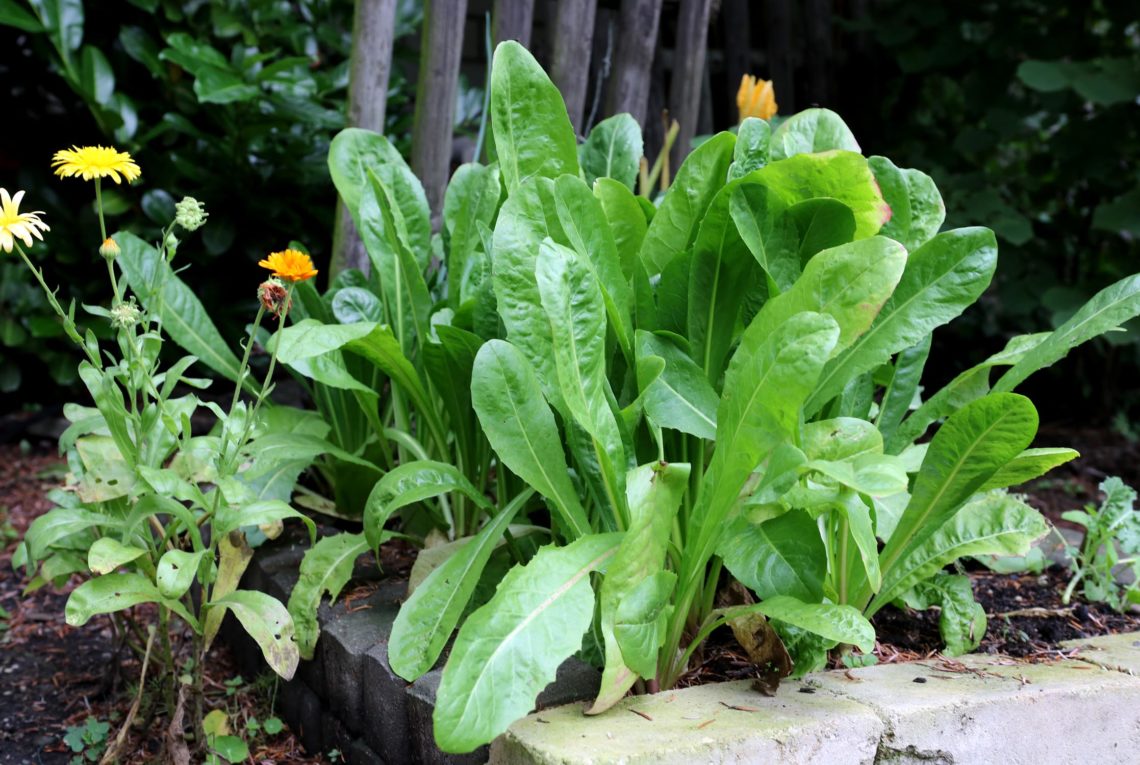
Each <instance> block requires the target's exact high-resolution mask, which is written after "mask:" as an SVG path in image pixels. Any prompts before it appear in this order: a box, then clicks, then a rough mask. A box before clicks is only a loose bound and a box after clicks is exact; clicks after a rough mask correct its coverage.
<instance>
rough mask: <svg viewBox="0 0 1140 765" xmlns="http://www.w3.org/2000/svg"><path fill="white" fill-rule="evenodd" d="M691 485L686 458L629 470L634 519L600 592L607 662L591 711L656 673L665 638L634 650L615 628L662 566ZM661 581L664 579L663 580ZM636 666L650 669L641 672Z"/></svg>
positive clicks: (652, 620)
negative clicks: (627, 603) (625, 605)
mask: <svg viewBox="0 0 1140 765" xmlns="http://www.w3.org/2000/svg"><path fill="white" fill-rule="evenodd" d="M688 486H689V466H688V465H686V464H681V463H672V464H667V463H664V462H653V463H650V464H648V465H641V466H639V467H636V468H634V469H633V470H631V471H629V475H628V477H627V479H626V487H627V488H626V493H627V498H626V499H627V502H628V505H629V512H630V525H629V529H628V530H627V531H626V534H625V537H624V538H623V539H622V542H621V546H620V547H619V548H618V552H617V555H616V556H614V559H613V561H612V562H611V563H610V566H609V571H608V572H607V573H606V578H605V580H604V581H603V582H602V590H601V594H600V595H601V624H600V626H601V630H602V637H603V639H604V640H605V648H606V664H605V669H604V671H603V672H602V684H601V688H600V689H599V691H598V696H597V698H596V699H595V700H594V704H593V706H591V707H590V708H589V709H588V710H587V714H599V713H601V712H604V711H605V710H607V709H609V708H610V707H612V706H613V705H614V704H616V703H617V702H618V701H619V700H621V698H622V697H623V696H625V694H626V691H628V690H629V689H630V688H632V687H633V684H634V683H635V682H636V681H637V678H638V676H639V675H641V676H644V677H648V678H653V677H654V676H655V675H656V667H657V649H658V648H660V647H661V644H660V643H656V644H655V645H654V644H653V642H654V641H635V643H636V644H638V645H639V647H640V650H639V651H637V652H636V653H633V652H632V651H629V650H628V649H629V648H631V647H632V644H631V643H630V642H629V641H628V640H627V643H626V649H627V650H623V648H622V647H621V646H620V645H619V643H618V640H617V636H616V635H615V633H614V626H615V622H616V620H617V612H618V608H619V606H620V604H621V603H622V602H623V601H624V600H625V599H626V598H628V597H630V596H631V595H632V594H633V593H634V591H635V590H636V588H637V587H638V586H639V585H641V583H642V582H644V581H645V580H646V579H647V578H648V577H651V576H654V575H656V574H658V573H661V572H663V570H664V566H665V552H666V548H667V547H668V544H669V534H670V531H671V530H672V528H673V518H674V517H675V516H676V515H677V509H678V508H679V507H680V506H681V499H682V498H683V497H684V494H685V490H686V489H687V488H688ZM660 581H661V583H663V581H664V580H660ZM666 596H667V593H666ZM651 600H653V601H656V602H658V603H661V602H667V600H668V598H667V597H665V598H661V597H655V598H651ZM641 616H642V618H643V619H644V621H645V622H646V623H647V625H657V624H658V623H659V622H658V619H657V618H648V617H649V615H648V614H641ZM656 616H657V617H660V616H664V614H658V615H656ZM627 626H628V624H627ZM653 632H654V634H655V635H656V636H657V637H658V638H660V639H661V640H662V641H663V640H664V638H665V634H664V631H663V630H660V629H653ZM628 637H629V635H628V633H627V638H628ZM627 652H628V653H629V654H630V655H627ZM634 667H640V668H641V670H648V671H643V672H639V671H637V670H636V669H634Z"/></svg>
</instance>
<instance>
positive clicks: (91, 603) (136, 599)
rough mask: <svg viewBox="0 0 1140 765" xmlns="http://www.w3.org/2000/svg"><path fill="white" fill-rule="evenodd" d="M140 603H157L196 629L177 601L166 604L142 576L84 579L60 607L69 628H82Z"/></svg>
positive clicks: (126, 575) (189, 616)
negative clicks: (62, 608)
mask: <svg viewBox="0 0 1140 765" xmlns="http://www.w3.org/2000/svg"><path fill="white" fill-rule="evenodd" d="M140 603H161V604H162V605H164V606H166V607H167V608H169V609H170V610H171V611H174V612H175V613H176V614H178V615H179V616H181V617H182V618H183V620H185V622H186V623H187V624H189V625H190V626H191V627H193V628H195V629H197V627H198V623H197V621H196V620H195V619H194V618H193V617H192V616H191V615H190V614H189V612H187V610H186V607H185V606H183V605H182V603H180V602H179V601H177V600H167V599H166V598H164V597H163V596H162V593H161V592H159V591H158V588H157V587H155V586H154V583H152V582H151V581H150V580H149V579H147V578H146V577H145V576H143V575H142V574H134V573H125V574H107V575H106V576H97V577H95V578H94V579H88V580H87V581H86V582H84V583H83V584H81V585H79V586H78V587H76V588H75V589H74V590H72V592H71V595H70V596H69V597H68V599H67V605H66V606H65V607H64V618H65V619H66V621H67V623H68V625H69V626H71V627H82V626H83V625H84V624H86V623H87V622H88V620H90V619H91V617H92V616H96V615H98V614H110V613H114V612H115V611H122V610H123V609H124V608H130V607H131V606H137V605H139V604H140Z"/></svg>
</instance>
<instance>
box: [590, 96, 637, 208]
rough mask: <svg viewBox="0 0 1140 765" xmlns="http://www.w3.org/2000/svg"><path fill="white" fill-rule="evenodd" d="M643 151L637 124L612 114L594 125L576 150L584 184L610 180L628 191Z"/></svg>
mask: <svg viewBox="0 0 1140 765" xmlns="http://www.w3.org/2000/svg"><path fill="white" fill-rule="evenodd" d="M644 151H645V150H644V147H643V146H642V141H641V127H640V126H639V125H638V124H637V121H636V120H635V119H634V118H633V117H631V116H630V115H628V114H615V115H614V116H612V117H607V118H606V119H604V120H602V121H601V122H599V123H598V124H597V125H594V127H593V129H591V130H590V135H589V136H588V137H587V138H586V142H585V143H583V144H582V146H581V147H580V148H579V149H578V159H579V161H580V163H581V165H582V172H583V173H584V174H585V176H586V183H587V184H588V185H590V186H593V185H594V181H595V180H597V179H598V178H613V179H614V180H616V181H618V182H619V183H621V184H623V185H624V186H626V187H627V188H628V189H630V190H631V191H632V190H633V188H634V184H635V183H636V182H637V172H638V167H639V165H640V163H641V155H642V154H643V153H644Z"/></svg>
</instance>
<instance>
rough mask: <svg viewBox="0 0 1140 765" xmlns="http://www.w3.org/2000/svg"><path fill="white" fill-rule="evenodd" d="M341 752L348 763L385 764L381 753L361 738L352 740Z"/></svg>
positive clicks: (352, 764)
mask: <svg viewBox="0 0 1140 765" xmlns="http://www.w3.org/2000/svg"><path fill="white" fill-rule="evenodd" d="M340 753H341V755H342V756H343V758H344V761H345V762H346V763H348V765H384V760H383V759H381V757H380V755H378V754H376V752H374V751H372V748H371V747H370V746H368V744H366V743H364V741H363V740H361V739H359V738H354V739H353V740H352V741H350V742H349V743H348V744H347V745H346V746H345V747H344V748H343V749H341V752H340Z"/></svg>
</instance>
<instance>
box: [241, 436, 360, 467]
mask: <svg viewBox="0 0 1140 765" xmlns="http://www.w3.org/2000/svg"><path fill="white" fill-rule="evenodd" d="M244 452H245V453H246V454H248V455H249V456H251V457H253V458H255V459H257V460H259V461H260V462H261V463H262V464H268V465H276V464H280V463H282V462H293V461H304V462H312V461H313V460H314V459H316V458H317V457H319V456H320V455H322V454H331V455H333V456H334V457H336V458H337V459H338V460H341V461H342V462H349V463H351V464H353V465H358V466H360V467H362V468H367V469H369V470H371V471H373V472H376V473H378V472H380V468H378V467H377V466H376V465H374V464H373V463H371V462H369V461H368V460H366V459H363V458H361V457H357V456H356V455H355V454H352V453H350V452H347V451H345V450H344V449H341V448H340V447H338V446H336V445H334V444H331V443H329V442H328V441H326V440H325V439H323V438H318V437H317V436H314V435H312V434H311V433H270V434H269V435H265V436H261V437H260V438H255V439H254V440H253V441H250V442H249V443H248V444H247V445H246V447H245V450H244ZM256 475H257V474H256V473H255V474H254V475H253V476H251V477H256Z"/></svg>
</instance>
